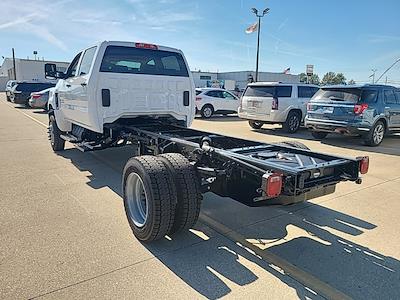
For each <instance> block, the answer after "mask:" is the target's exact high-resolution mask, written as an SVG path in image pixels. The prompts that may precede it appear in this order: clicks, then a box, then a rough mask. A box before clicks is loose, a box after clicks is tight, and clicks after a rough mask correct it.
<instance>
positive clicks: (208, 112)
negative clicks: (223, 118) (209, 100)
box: [204, 107, 212, 118]
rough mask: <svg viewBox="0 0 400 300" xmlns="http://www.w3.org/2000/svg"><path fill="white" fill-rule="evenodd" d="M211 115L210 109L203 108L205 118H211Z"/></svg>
mask: <svg viewBox="0 0 400 300" xmlns="http://www.w3.org/2000/svg"><path fill="white" fill-rule="evenodd" d="M211 115H212V110H211V108H209V107H206V108H204V116H205V117H206V118H209V117H211Z"/></svg>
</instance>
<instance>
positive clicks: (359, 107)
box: [354, 103, 368, 115]
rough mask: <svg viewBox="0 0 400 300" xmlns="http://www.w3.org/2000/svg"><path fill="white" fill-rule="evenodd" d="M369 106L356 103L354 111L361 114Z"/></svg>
mask: <svg viewBox="0 0 400 300" xmlns="http://www.w3.org/2000/svg"><path fill="white" fill-rule="evenodd" d="M367 108H368V104H366V103H363V104H356V105H354V113H355V114H356V115H361V114H362V113H363V112H364V111H365V110H366V109H367Z"/></svg>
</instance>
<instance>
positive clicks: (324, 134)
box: [311, 131, 328, 140]
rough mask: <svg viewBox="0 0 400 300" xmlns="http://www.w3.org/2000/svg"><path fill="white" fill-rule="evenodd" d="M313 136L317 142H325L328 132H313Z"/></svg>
mask: <svg viewBox="0 0 400 300" xmlns="http://www.w3.org/2000/svg"><path fill="white" fill-rule="evenodd" d="M311 135H312V136H313V137H314V138H315V139H316V140H323V139H324V138H326V137H327V135H328V133H327V132H322V131H311Z"/></svg>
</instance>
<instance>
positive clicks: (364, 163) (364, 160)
mask: <svg viewBox="0 0 400 300" xmlns="http://www.w3.org/2000/svg"><path fill="white" fill-rule="evenodd" d="M357 159H358V160H359V162H360V165H359V169H360V173H361V174H367V173H368V169H369V157H368V156H363V157H358V158H357Z"/></svg>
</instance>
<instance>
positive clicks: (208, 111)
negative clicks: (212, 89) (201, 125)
mask: <svg viewBox="0 0 400 300" xmlns="http://www.w3.org/2000/svg"><path fill="white" fill-rule="evenodd" d="M213 113H214V107H213V106H212V105H211V104H206V105H204V106H203V107H202V108H201V111H200V114H201V116H202V117H203V118H206V119H208V118H211V116H212V115H213Z"/></svg>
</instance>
